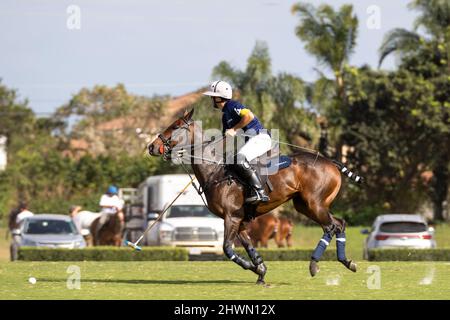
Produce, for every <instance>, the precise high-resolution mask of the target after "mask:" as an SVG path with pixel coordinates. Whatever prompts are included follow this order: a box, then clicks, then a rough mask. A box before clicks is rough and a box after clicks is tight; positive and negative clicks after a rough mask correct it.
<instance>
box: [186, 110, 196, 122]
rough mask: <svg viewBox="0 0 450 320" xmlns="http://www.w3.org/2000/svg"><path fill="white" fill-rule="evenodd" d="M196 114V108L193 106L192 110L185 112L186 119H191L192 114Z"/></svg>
mask: <svg viewBox="0 0 450 320" xmlns="http://www.w3.org/2000/svg"><path fill="white" fill-rule="evenodd" d="M193 114H194V108H192V109H191V111H189V112H188V111H186V112H185V113H184V119H186V120H188V121H189V120H191V118H192V115H193Z"/></svg>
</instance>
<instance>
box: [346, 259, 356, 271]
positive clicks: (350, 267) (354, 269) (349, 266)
mask: <svg viewBox="0 0 450 320" xmlns="http://www.w3.org/2000/svg"><path fill="white" fill-rule="evenodd" d="M356 267H357V265H356V263H354V262H353V260H350V261H349V262H348V266H347V268H348V269H349V270H351V271H353V272H356Z"/></svg>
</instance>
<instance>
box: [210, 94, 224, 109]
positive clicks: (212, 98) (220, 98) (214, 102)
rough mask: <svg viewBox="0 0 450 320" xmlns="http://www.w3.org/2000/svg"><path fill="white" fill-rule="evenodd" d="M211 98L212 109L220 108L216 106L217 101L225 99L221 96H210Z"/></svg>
mask: <svg viewBox="0 0 450 320" xmlns="http://www.w3.org/2000/svg"><path fill="white" fill-rule="evenodd" d="M216 99H217V100H219V101H217V100H216ZM211 100H212V103H213V107H214V109H220V108H219V107H218V106H217V103H220V102H224V101H226V99H224V98H222V97H211Z"/></svg>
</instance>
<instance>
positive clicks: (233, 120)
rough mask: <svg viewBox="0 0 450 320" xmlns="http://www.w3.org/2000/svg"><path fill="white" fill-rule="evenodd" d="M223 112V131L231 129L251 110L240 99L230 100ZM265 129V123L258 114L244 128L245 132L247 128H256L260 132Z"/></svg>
mask: <svg viewBox="0 0 450 320" xmlns="http://www.w3.org/2000/svg"><path fill="white" fill-rule="evenodd" d="M222 112H223V115H222V126H223V129H222V131H223V132H225V131H226V130H227V129H231V128H233V127H234V126H235V125H237V124H238V123H239V122H240V121H241V119H242V117H243V116H244V115H246V114H248V113H249V112H250V109H248V108H247V107H245V106H244V105H242V104H241V103H240V102H238V101H235V100H228V101H227V102H226V103H225V106H224V107H223V109H222ZM263 129H264V127H263V125H262V124H261V122H260V121H259V120H258V118H257V117H256V116H255V117H254V118H253V120H252V121H250V123H249V124H248V125H246V126H245V127H243V128H242V130H244V132H246V131H247V130H255V131H256V133H259V131H260V130H263Z"/></svg>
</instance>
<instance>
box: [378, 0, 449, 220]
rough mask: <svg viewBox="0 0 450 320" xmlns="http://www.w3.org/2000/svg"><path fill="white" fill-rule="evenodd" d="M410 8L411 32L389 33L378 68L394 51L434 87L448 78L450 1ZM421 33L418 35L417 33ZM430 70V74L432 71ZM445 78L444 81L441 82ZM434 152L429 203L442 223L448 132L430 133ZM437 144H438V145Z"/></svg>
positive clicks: (421, 0)
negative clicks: (415, 13)
mask: <svg viewBox="0 0 450 320" xmlns="http://www.w3.org/2000/svg"><path fill="white" fill-rule="evenodd" d="M409 8H410V9H414V10H418V11H419V12H420V15H419V16H418V18H417V19H416V20H415V23H414V30H412V31H409V30H405V29H394V30H392V31H390V32H389V33H388V34H387V35H386V37H385V39H384V41H383V43H382V45H381V47H380V49H379V52H380V60H379V65H380V66H381V64H382V63H383V61H384V59H385V58H386V57H387V56H388V55H390V54H391V53H393V52H397V53H399V54H400V55H401V56H402V57H403V58H408V59H403V62H402V64H403V65H406V66H410V65H413V66H415V65H416V64H418V65H419V67H421V69H417V70H420V71H419V74H420V76H422V77H425V78H429V80H431V81H433V83H434V84H437V87H439V86H440V83H445V82H446V81H448V80H447V79H448V77H449V76H450V2H449V1H448V0H413V1H412V2H411V3H410V4H409ZM420 31H422V32H421V33H419V32H420ZM431 70H433V71H431ZM443 79H444V80H443ZM435 95H436V100H438V101H441V105H445V103H446V102H447V99H448V95H442V94H439V93H435ZM441 114H442V119H441V120H440V121H436V122H441V123H446V122H447V121H448V120H446V119H447V117H448V111H446V110H445V108H443V111H442V113H441ZM431 135H432V136H433V137H434V139H435V141H438V143H437V144H436V145H437V147H436V151H435V152H434V154H433V161H432V170H433V182H432V185H431V200H432V202H433V209H434V219H435V220H444V216H443V212H444V205H443V203H444V202H445V200H446V198H447V195H448V186H449V182H448V179H449V176H450V173H449V155H448V151H447V150H448V141H449V139H450V138H449V135H448V131H447V130H432V131H431ZM439 142H440V143H439Z"/></svg>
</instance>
